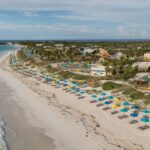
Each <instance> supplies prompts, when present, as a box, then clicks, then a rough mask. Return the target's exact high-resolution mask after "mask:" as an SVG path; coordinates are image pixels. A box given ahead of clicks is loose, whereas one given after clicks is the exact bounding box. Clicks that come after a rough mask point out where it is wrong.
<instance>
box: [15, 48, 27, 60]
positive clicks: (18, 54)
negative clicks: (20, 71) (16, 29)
mask: <svg viewBox="0 0 150 150" xmlns="http://www.w3.org/2000/svg"><path fill="white" fill-rule="evenodd" d="M17 58H19V59H21V60H23V59H25V58H26V55H25V54H24V52H23V51H22V50H20V51H18V52H17Z"/></svg>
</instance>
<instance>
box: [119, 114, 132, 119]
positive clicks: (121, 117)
mask: <svg viewBox="0 0 150 150" xmlns="http://www.w3.org/2000/svg"><path fill="white" fill-rule="evenodd" d="M128 117H129V116H127V115H122V116H118V118H119V119H125V118H128Z"/></svg>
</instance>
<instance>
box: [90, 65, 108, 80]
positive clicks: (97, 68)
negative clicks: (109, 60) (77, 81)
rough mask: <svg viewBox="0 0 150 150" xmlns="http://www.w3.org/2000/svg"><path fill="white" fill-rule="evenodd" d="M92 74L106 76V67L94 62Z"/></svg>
mask: <svg viewBox="0 0 150 150" xmlns="http://www.w3.org/2000/svg"><path fill="white" fill-rule="evenodd" d="M91 75H92V76H100V77H105V76H106V67H105V66H103V65H96V64H93V65H92V66H91Z"/></svg>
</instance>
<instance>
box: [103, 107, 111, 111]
mask: <svg viewBox="0 0 150 150" xmlns="http://www.w3.org/2000/svg"><path fill="white" fill-rule="evenodd" d="M109 109H111V108H110V107H105V108H103V110H104V111H105V110H109Z"/></svg>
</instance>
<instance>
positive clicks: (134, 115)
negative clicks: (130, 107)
mask: <svg viewBox="0 0 150 150" xmlns="http://www.w3.org/2000/svg"><path fill="white" fill-rule="evenodd" d="M130 116H131V117H138V114H137V113H134V112H133V113H131V114H130Z"/></svg>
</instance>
